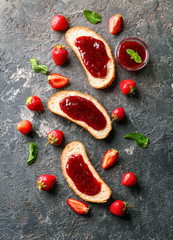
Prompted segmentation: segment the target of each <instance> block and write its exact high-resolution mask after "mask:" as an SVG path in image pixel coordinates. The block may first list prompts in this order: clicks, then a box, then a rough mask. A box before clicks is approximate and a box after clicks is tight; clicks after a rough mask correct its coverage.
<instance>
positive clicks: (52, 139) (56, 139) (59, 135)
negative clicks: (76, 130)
mask: <svg viewBox="0 0 173 240" xmlns="http://www.w3.org/2000/svg"><path fill="white" fill-rule="evenodd" d="M47 138H48V140H49V141H48V143H51V144H53V145H60V144H61V143H62V140H63V132H62V131H60V130H52V131H50V132H49V133H48V134H47ZM48 143H47V144H48ZM47 144H46V145H45V147H46V146H47Z"/></svg>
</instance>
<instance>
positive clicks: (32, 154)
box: [26, 142, 37, 165]
mask: <svg viewBox="0 0 173 240" xmlns="http://www.w3.org/2000/svg"><path fill="white" fill-rule="evenodd" d="M36 158H37V145H36V144H35V143H33V142H31V143H29V158H28V161H27V163H26V164H27V165H30V164H32V163H33V162H34V161H35V159H36Z"/></svg>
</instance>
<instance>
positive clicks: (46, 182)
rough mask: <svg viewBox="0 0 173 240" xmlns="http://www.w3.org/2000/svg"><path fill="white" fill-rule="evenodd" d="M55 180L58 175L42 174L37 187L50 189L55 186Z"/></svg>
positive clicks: (44, 189)
mask: <svg viewBox="0 0 173 240" xmlns="http://www.w3.org/2000/svg"><path fill="white" fill-rule="evenodd" d="M55 181H56V177H55V176H54V175H48V174H44V175H41V176H40V177H39V178H38V181H37V188H38V190H39V191H40V190H43V191H49V190H50V189H51V188H52V187H53V185H54V183H55Z"/></svg>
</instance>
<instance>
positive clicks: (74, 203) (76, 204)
mask: <svg viewBox="0 0 173 240" xmlns="http://www.w3.org/2000/svg"><path fill="white" fill-rule="evenodd" d="M67 204H68V205H69V207H70V208H71V209H73V211H75V212H76V213H78V214H86V213H87V212H88V211H89V206H87V204H86V203H84V202H82V201H78V200H75V199H72V198H69V199H68V200H67Z"/></svg>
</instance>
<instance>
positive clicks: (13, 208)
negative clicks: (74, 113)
mask: <svg viewBox="0 0 173 240" xmlns="http://www.w3.org/2000/svg"><path fill="white" fill-rule="evenodd" d="M172 3H173V2H172V1H171V0H166V1H165V0H146V1H145V0H126V1H125V0H117V1H113V0H110V1H107V0H99V1H94V0H89V1H82V0H80V1H77V0H76V1H70V0H64V1H54V0H49V1H47V0H25V1H24V0H6V1H5V0H1V1H0V31H1V36H0V79H1V95H0V99H1V102H0V107H1V134H2V135H1V146H0V148H1V163H0V166H1V167H0V174H1V177H0V181H1V183H0V184H1V188H0V194H1V208H0V232H1V233H0V239H1V240H12V239H13V240H19V239H33V240H40V239H41V240H42V239H45V240H47V239H50V240H54V239H57V240H66V239H69V240H71V239H73V240H74V239H75V240H83V239H85V240H92V239H97V240H100V239H108V240H114V239H118V240H126V239H129V240H138V239H141V240H146V239H147V240H151V239H152V240H169V239H173V228H172V225H173V222H172V220H173V216H172V213H173V211H172V201H173V194H172V190H173V188H172V180H173V179H172V173H173V167H172V159H173V157H172V149H173V88H172V87H171V84H172V83H173V79H172V72H173V71H172V50H173V44H172V43H173V42H172V35H171V34H172V33H173V26H172V8H173V4H172ZM83 9H90V10H95V11H96V12H98V13H100V14H101V16H102V17H103V20H102V22H101V23H99V24H97V25H92V24H91V23H89V22H88V21H87V20H86V19H85V18H84V17H83V16H82V13H81V10H83ZM115 13H121V14H122V16H123V17H124V21H125V23H124V29H123V31H122V32H121V33H120V34H119V35H117V36H112V35H110V34H109V32H108V27H107V23H108V20H109V17H111V16H112V15H113V14H115ZM56 14H62V15H64V16H67V17H69V26H70V27H72V26H76V25H79V26H85V27H89V28H91V29H93V30H94V31H96V32H98V33H99V34H100V35H101V36H103V37H104V38H105V40H107V42H108V43H109V44H110V47H111V48H112V50H113V51H114V48H115V46H116V45H117V43H118V42H119V41H120V40H122V39H124V38H126V37H131V36H136V37H139V38H141V39H142V40H144V41H145V42H146V43H147V45H148V47H149V50H150V55H151V56H150V61H149V63H148V64H147V66H146V67H145V68H144V69H143V70H141V71H139V72H132V73H131V72H127V71H125V70H123V69H121V68H120V67H118V66H116V80H115V82H114V83H113V84H112V85H111V86H110V87H109V88H107V89H105V90H96V89H94V88H92V87H91V86H90V85H89V83H88V81H87V78H86V75H85V72H84V70H83V68H82V66H81V64H80V63H79V60H78V59H77V57H76V56H75V54H74V53H73V52H72V50H71V49H70V48H68V51H69V58H68V61H67V62H66V64H64V65H63V66H62V67H57V66H55V64H54V62H53V60H52V57H51V49H52V46H54V45H55V44H57V43H62V44H64V45H67V44H66V42H65V39H64V32H53V30H52V29H51V27H50V21H51V18H52V17H53V16H54V15H56ZM31 57H34V58H37V59H38V60H39V62H40V63H41V64H45V65H48V67H49V70H50V72H58V73H60V74H64V75H65V76H69V78H70V84H69V85H68V86H67V87H65V88H64V89H65V90H78V91H82V92H84V93H88V94H91V95H92V96H94V97H95V98H96V99H97V100H98V101H100V102H101V103H102V104H103V106H104V107H105V108H106V109H107V111H108V112H109V114H110V113H111V111H112V110H113V109H114V108H115V107H118V106H123V107H124V109H125V113H126V119H125V120H124V121H123V122H122V123H114V124H113V126H114V127H113V131H112V132H111V134H110V135H109V137H108V138H107V139H105V140H96V139H94V138H93V137H92V136H91V135H90V134H89V133H88V132H87V131H85V130H84V129H82V128H81V127H80V126H77V125H75V124H74V123H71V122H69V121H68V120H66V119H63V118H61V117H58V116H55V115H54V114H52V113H51V112H50V111H49V110H48V109H47V107H46V106H47V101H48V99H49V98H50V97H51V96H52V95H53V94H54V93H55V92H56V90H55V89H52V88H51V87H50V86H49V85H48V84H47V76H46V75H44V74H41V73H35V72H33V70H32V69H31V66H30V63H29V58H31ZM126 78H131V79H133V80H135V81H136V84H137V94H136V96H135V97H127V96H124V95H123V94H122V93H121V91H120V87H119V82H120V81H121V80H124V79H126ZM24 93H25V94H27V95H28V96H30V95H31V94H35V95H37V96H39V97H41V99H42V101H43V104H44V106H45V111H44V112H43V113H34V112H31V111H29V110H28V109H27V107H26V106H25V101H26V99H25V97H24ZM21 119H28V120H30V121H32V123H33V125H34V127H35V131H34V133H33V134H31V135H29V136H24V135H22V134H20V132H18V131H17V129H16V124H17V123H18V122H19V121H21ZM52 129H60V130H62V131H63V132H64V136H65V139H64V142H63V144H62V145H61V146H60V147H58V148H57V147H54V146H52V145H49V146H47V147H46V148H45V147H44V145H45V143H46V142H47V140H46V134H47V133H48V131H50V130H52ZM133 131H138V132H140V133H143V134H145V135H146V136H147V137H148V138H149V140H150V144H149V147H148V148H147V149H141V148H139V147H138V146H137V145H136V144H135V143H134V142H133V141H131V140H126V139H124V138H123V136H124V135H125V134H126V133H128V132H133ZM73 140H78V141H81V142H82V143H83V144H84V146H85V147H86V151H87V154H88V156H89V158H90V160H91V162H92V164H93V165H94V167H95V168H96V170H97V171H98V173H99V174H100V176H101V177H102V178H103V179H104V180H105V181H106V183H107V184H108V185H109V186H110V188H111V189H112V192H113V193H112V198H111V199H110V200H109V202H108V203H106V204H90V205H91V209H90V212H89V214H88V215H87V216H79V215H77V214H75V213H74V212H73V211H72V210H71V209H69V208H68V206H67V204H66V201H67V199H68V198H69V197H72V198H76V199H79V198H78V197H77V196H76V195H75V193H73V191H72V190H71V189H70V188H69V187H68V185H67V183H66V181H65V179H64V177H63V174H62V171H61V165H60V157H61V152H62V150H63V148H64V146H65V145H66V144H67V143H69V142H71V141H73ZM31 141H33V142H35V143H36V144H37V145H38V158H37V160H36V161H35V163H34V164H32V165H30V166H26V161H27V158H28V155H29V146H28V143H29V142H31ZM108 148H116V149H117V150H119V152H120V158H119V161H118V162H117V164H115V166H114V167H113V168H112V169H110V170H108V171H104V170H103V169H102V168H101V161H102V157H103V155H104V153H105V152H106V150H107V149H108ZM127 171H133V172H135V173H136V175H137V176H138V179H139V184H138V186H137V187H135V188H134V189H129V188H125V187H123V186H122V185H121V179H122V176H123V174H124V173H125V172H127ZM43 173H47V174H49V173H50V174H54V175H55V176H56V177H57V183H56V185H55V186H54V188H53V190H52V191H50V192H39V191H38V190H37V189H36V181H37V178H38V177H39V175H41V174H43ZM117 199H122V200H125V201H127V202H129V203H130V204H135V208H133V209H130V210H129V212H130V214H129V216H126V217H125V218H119V217H116V216H113V215H111V214H110V212H109V205H110V203H111V202H112V201H113V200H117Z"/></svg>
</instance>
